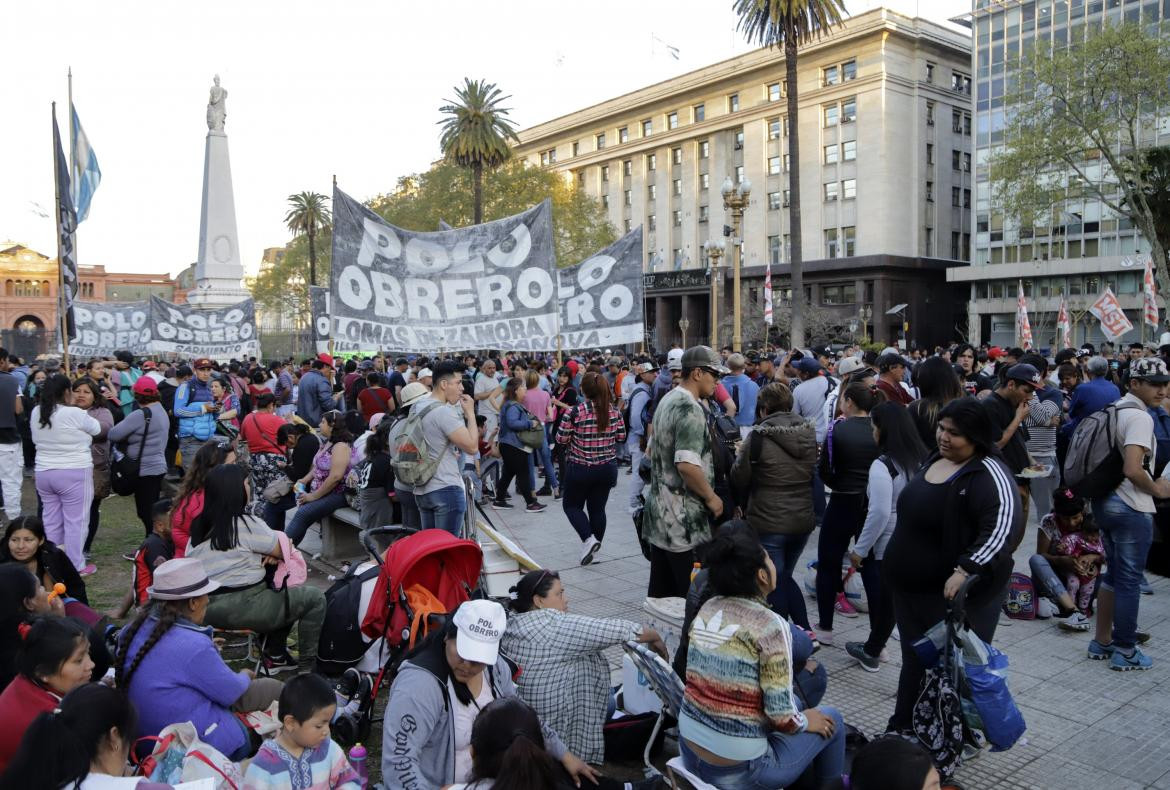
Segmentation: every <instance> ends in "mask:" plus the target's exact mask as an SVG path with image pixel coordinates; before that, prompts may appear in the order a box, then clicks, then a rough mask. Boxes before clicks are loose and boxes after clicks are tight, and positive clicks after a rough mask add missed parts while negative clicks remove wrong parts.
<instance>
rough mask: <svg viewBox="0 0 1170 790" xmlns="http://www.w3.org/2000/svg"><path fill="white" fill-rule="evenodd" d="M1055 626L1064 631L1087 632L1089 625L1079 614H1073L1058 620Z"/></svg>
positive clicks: (1086, 619) (1087, 619)
mask: <svg viewBox="0 0 1170 790" xmlns="http://www.w3.org/2000/svg"><path fill="white" fill-rule="evenodd" d="M1056 624H1057V625H1058V626H1059V627H1060V628H1062V629H1064V630H1065V631H1088V630H1089V626H1090V625H1091V623H1090V622H1089V618H1087V617H1085V616H1084V615H1083V614H1081V613H1080V612H1073V613H1072V614H1070V615H1069V616H1068V617H1065V618H1064V619H1062V620H1058V621H1057V623H1056Z"/></svg>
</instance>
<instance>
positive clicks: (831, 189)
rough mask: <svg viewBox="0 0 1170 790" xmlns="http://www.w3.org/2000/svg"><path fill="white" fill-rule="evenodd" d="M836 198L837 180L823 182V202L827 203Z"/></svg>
mask: <svg viewBox="0 0 1170 790" xmlns="http://www.w3.org/2000/svg"><path fill="white" fill-rule="evenodd" d="M836 199H837V182H836V181H830V182H829V183H827V184H825V202H826V203H828V202H830V201H833V200H836Z"/></svg>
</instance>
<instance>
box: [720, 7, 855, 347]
mask: <svg viewBox="0 0 1170 790" xmlns="http://www.w3.org/2000/svg"><path fill="white" fill-rule="evenodd" d="M732 2H733V4H734V5H733V8H734V9H735V13H736V14H737V15H738V16H739V24H738V25H737V27H736V29H737V30H739V31H740V32H742V33H743V35H744V38H745V39H747V40H748V42H753V41H754V42H757V43H759V44H760V46H765V47H783V48H784V71H785V80H786V82H787V89H788V162H789V167H788V190H789V199H788V225H789V231H788V232H789V237H790V240H791V244H792V250H791V252H790V254H789V261H790V263H791V266H792V321H791V329H792V331H791V343H792V345H794V346H803V345H804V267H803V260H802V257H801V248H800V244H801V240H800V144H799V142H798V139H797V130H798V129H799V128H800V125H799V124H798V123H797V104H798V99H799V97H798V95H797V93H798V92H797V88H796V85H797V83H796V49H797V47H799V46H801V45H803V44H807V43H809V42H810V41H813V40H814V39H817V38H820V37H821V35H822V34H824V33H826V32H828V30H829V29H830V28H832V27H833V26H834V25H839V24H841V19H842V14H844V13H846V11H845V0H732Z"/></svg>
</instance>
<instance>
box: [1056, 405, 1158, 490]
mask: <svg viewBox="0 0 1170 790" xmlns="http://www.w3.org/2000/svg"><path fill="white" fill-rule="evenodd" d="M1140 408H1141V407H1140V406H1139V405H1137V404H1136V403H1131V402H1124V403H1123V402H1121V401H1118V402H1117V403H1111V404H1109V405H1108V406H1106V407H1105V408H1104V409H1102V410H1101V411H1095V412H1093V413H1092V414H1090V415H1089V416H1088V417H1084V418H1082V419H1081V421H1080V422H1079V423H1077V427H1076V429H1075V430H1073V434H1072V436H1071V437H1070V438H1069V442H1068V453H1067V454H1066V455H1065V457H1064V484H1065V485H1066V486H1068V487H1069V488H1070V489H1072V492H1073V493H1074V494H1076V495H1077V496H1080V497H1084V498H1086V499H1098V498H1100V497H1104V496H1108V495H1109V494H1111V493H1113V491H1114V489H1116V488H1117V487H1118V486H1119V485H1121V481H1122V480H1124V479H1125V472H1124V469H1125V457H1124V456H1123V455H1122V452H1121V447H1119V446H1118V443H1117V412H1119V411H1121V410H1122V409H1140Z"/></svg>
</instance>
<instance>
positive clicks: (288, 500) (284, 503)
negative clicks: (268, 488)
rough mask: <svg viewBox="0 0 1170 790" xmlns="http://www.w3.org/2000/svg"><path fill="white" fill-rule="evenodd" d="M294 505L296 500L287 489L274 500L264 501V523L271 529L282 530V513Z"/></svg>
mask: <svg viewBox="0 0 1170 790" xmlns="http://www.w3.org/2000/svg"><path fill="white" fill-rule="evenodd" d="M296 506H297V500H296V499H295V498H294V497H293V493H292V491H289V492H288V493H287V494H285V495H284V496H282V497H281V498H280V499H278V500H276V501H275V502H267V501H266V502H265V503H264V523H265V524H267V525H268V528H269V529H271V530H274V531H276V532H284V523H285V518H284V514H285V513H287V512H288V511H290V510H292V509H293V508H294V507H296Z"/></svg>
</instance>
